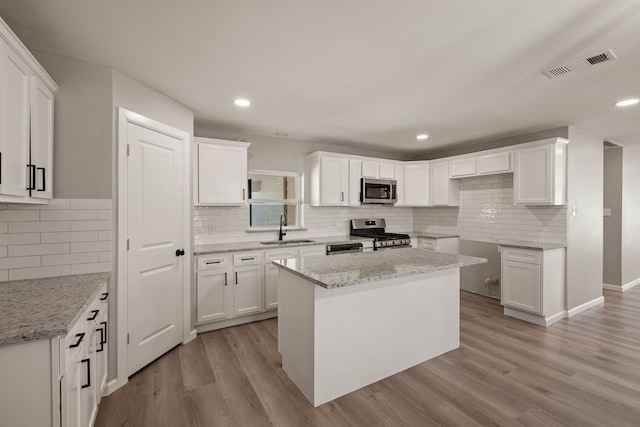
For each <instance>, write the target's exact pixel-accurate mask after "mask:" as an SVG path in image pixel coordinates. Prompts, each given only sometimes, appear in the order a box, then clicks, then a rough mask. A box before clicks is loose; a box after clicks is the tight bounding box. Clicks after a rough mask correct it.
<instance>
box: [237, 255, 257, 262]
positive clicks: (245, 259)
mask: <svg viewBox="0 0 640 427" xmlns="http://www.w3.org/2000/svg"><path fill="white" fill-rule="evenodd" d="M254 259H256V257H254V256H252V257H248V258H240V261H253V260H254Z"/></svg>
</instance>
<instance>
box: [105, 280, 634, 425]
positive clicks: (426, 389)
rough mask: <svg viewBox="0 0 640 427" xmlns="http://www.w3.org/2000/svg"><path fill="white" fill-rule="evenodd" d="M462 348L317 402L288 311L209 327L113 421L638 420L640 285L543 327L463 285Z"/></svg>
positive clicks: (142, 377) (108, 404) (113, 413)
mask: <svg viewBox="0 0 640 427" xmlns="http://www.w3.org/2000/svg"><path fill="white" fill-rule="evenodd" d="M460 323H461V326H460V329H461V331H460V332H461V334H460V340H461V345H460V348H459V349H457V350H454V351H451V352H449V353H447V354H445V355H442V356H440V357H438V358H435V359H433V360H430V361H428V362H425V363H422V364H420V365H418V366H415V367H413V368H411V369H408V370H406V371H404V372H401V373H399V374H397V375H394V376H392V377H389V378H387V379H385V380H383V381H379V382H377V383H375V384H372V385H370V386H368V387H365V388H363V389H360V390H358V391H355V392H353V393H350V394H348V395H346V396H343V397H341V398H339V399H336V400H334V401H332V402H329V403H327V404H325V405H322V406H321V407H319V408H315V409H314V408H313V406H311V404H310V403H309V402H308V401H307V400H306V399H305V397H304V396H303V395H302V393H301V392H300V391H299V390H298V389H297V387H296V386H295V385H294V384H293V383H292V382H291V381H290V380H289V378H288V377H287V375H286V374H285V373H284V371H283V370H282V367H281V359H280V354H279V353H278V350H277V319H270V320H265V321H261V322H255V323H250V324H247V325H242V326H236V327H232V328H227V329H223V330H219V331H214V332H209V333H205V334H201V335H199V336H198V338H197V339H195V340H194V341H192V342H191V343H189V344H187V345H183V346H179V347H176V348H175V349H173V350H171V351H170V352H169V353H167V354H166V355H164V356H163V357H162V358H160V359H158V360H157V361H155V362H154V363H152V364H151V365H149V366H147V367H146V368H144V369H143V370H142V371H140V372H139V373H137V374H136V375H134V376H133V377H131V378H130V380H129V383H128V384H127V385H126V386H125V387H123V388H121V389H120V390H118V391H116V392H115V393H113V394H112V395H111V396H108V397H105V398H103V400H102V402H101V403H100V408H99V412H98V418H97V421H96V426H97V427H105V426H136V427H141V426H241V427H245V426H295V427H301V426H431V425H434V426H435V425H446V426H478V425H479V426H580V427H586V426H616V427H620V426H638V425H640V287H637V288H635V289H631V290H630V291H628V292H626V293H624V294H622V293H616V292H610V291H605V303H604V305H603V306H601V307H596V308H593V309H591V310H589V311H587V312H585V313H583V314H581V315H578V316H576V317H574V318H572V319H568V320H567V319H565V320H562V321H560V322H558V323H556V324H555V325H553V326H551V327H549V328H546V329H545V328H541V327H538V326H534V325H530V324H528V323H525V322H522V321H519V320H516V319H512V318H508V317H505V316H503V314H502V307H501V306H500V303H499V302H498V301H496V300H493V299H489V298H485V297H482V296H478V295H474V294H471V293H467V292H461V322H460Z"/></svg>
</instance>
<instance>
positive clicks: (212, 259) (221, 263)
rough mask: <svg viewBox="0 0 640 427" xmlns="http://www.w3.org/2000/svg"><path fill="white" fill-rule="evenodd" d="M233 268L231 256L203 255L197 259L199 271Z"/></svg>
mask: <svg viewBox="0 0 640 427" xmlns="http://www.w3.org/2000/svg"><path fill="white" fill-rule="evenodd" d="M228 267H231V255H202V256H199V257H197V260H196V269H197V270H198V271H203V270H212V269H217V268H228Z"/></svg>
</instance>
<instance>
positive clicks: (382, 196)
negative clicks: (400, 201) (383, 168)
mask: <svg viewBox="0 0 640 427" xmlns="http://www.w3.org/2000/svg"><path fill="white" fill-rule="evenodd" d="M397 188H398V186H397V184H396V181H395V180H393V179H372V178H362V188H361V191H362V193H361V195H360V201H361V202H362V203H378V204H380V203H389V204H393V203H395V202H396V201H397Z"/></svg>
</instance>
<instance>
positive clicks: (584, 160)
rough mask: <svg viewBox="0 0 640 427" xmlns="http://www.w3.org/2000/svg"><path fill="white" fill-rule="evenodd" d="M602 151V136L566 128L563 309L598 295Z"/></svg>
mask: <svg viewBox="0 0 640 427" xmlns="http://www.w3.org/2000/svg"><path fill="white" fill-rule="evenodd" d="M603 151H604V149H603V140H602V138H600V137H598V136H596V135H593V134H590V133H588V132H585V131H582V130H580V129H576V128H569V147H568V163H567V171H568V180H567V196H568V197H567V209H568V212H569V215H568V219H567V283H566V287H567V300H566V301H567V310H571V309H574V308H576V307H579V306H581V305H583V304H587V303H590V302H593V301H595V300H597V299H598V298H600V297H602V270H603V268H602V265H603V255H602V250H603V237H602V236H603V220H602V203H603V169H604V168H603V163H604V160H603V159H604V154H603ZM574 207H575V209H576V215H575V216H574V215H573V214H572V213H571V212H572V209H573V208H574Z"/></svg>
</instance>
